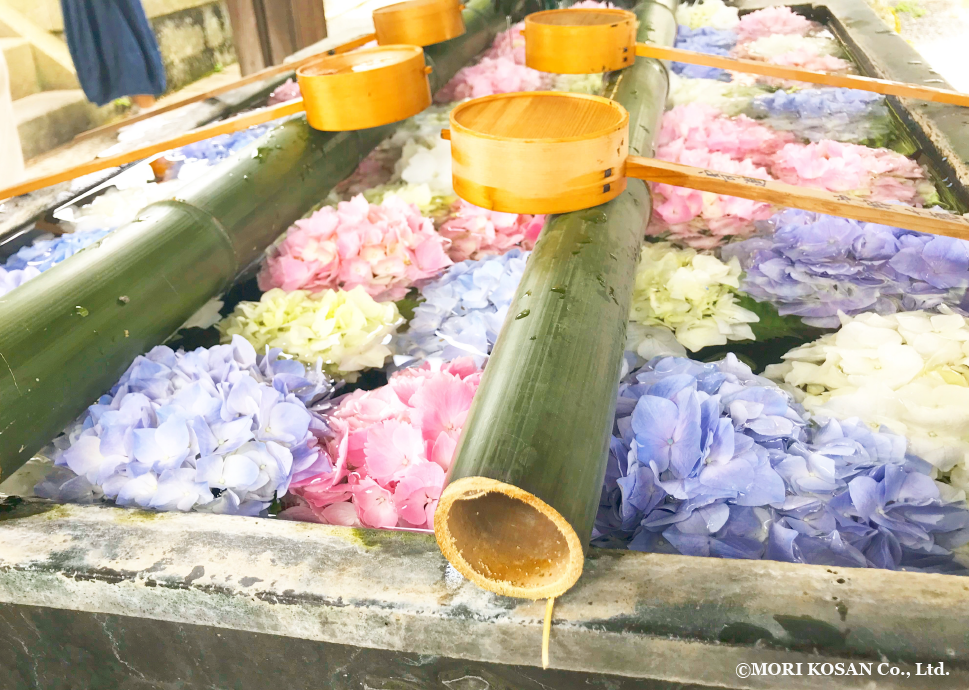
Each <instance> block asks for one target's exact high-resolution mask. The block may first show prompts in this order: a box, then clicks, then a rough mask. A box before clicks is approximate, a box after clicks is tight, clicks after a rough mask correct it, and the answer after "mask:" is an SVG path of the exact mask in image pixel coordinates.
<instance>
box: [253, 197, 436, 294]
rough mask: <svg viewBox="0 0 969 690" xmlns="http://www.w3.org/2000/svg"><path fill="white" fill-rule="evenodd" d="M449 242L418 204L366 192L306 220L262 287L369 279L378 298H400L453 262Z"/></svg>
mask: <svg viewBox="0 0 969 690" xmlns="http://www.w3.org/2000/svg"><path fill="white" fill-rule="evenodd" d="M448 244H449V243H448V241H447V240H446V239H444V238H443V237H441V236H440V235H439V234H437V232H435V230H434V224H433V223H432V222H431V221H430V220H429V219H427V218H424V217H422V216H421V214H420V213H419V212H418V211H417V208H416V207H415V206H413V205H411V204H407V203H405V202H404V201H401V200H400V199H398V198H396V197H391V198H389V199H387V201H385V202H384V203H382V204H370V203H368V202H367V200H366V199H364V198H363V196H362V195H360V196H356V197H354V198H353V199H352V200H350V201H341V202H340V203H339V205H338V206H337V207H336V208H333V207H330V206H327V207H324V208H322V209H320V210H319V211H317V212H316V213H314V214H313V215H312V216H310V217H309V218H305V219H303V220H298V221H296V223H295V224H294V225H293V227H291V228H290V229H289V231H288V232H287V235H286V239H284V240H283V242H282V243H281V244H280V245H279V246H278V247H276V249H275V250H274V251H273V252H272V253H271V254H270V256H269V257H268V258H267V259H266V263H265V265H264V266H263V268H262V271H260V273H259V288H260V289H261V290H263V291H266V290H270V289H271V288H282V289H283V290H287V291H292V290H309V291H310V292H320V291H322V290H326V289H337V288H342V289H344V290H352V289H353V288H355V287H357V286H358V285H359V286H362V287H363V289H364V290H366V291H367V293H368V294H369V295H370V296H371V297H373V298H374V299H375V300H377V301H388V300H399V299H402V298H403V297H404V295H405V294H407V291H408V290H409V289H410V288H411V287H412V286H414V285H416V284H417V283H419V282H420V281H422V280H426V279H428V278H433V277H434V276H436V275H437V274H438V273H440V272H441V271H442V270H444V269H445V268H447V267H448V266H450V265H451V260H450V259H449V258H448V256H447V249H448Z"/></svg>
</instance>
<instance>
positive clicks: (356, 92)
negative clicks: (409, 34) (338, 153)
mask: <svg viewBox="0 0 969 690" xmlns="http://www.w3.org/2000/svg"><path fill="white" fill-rule="evenodd" d="M430 71H431V68H430V67H427V66H426V65H425V63H424V51H423V50H422V49H421V48H419V47H417V46H413V45H392V46H379V47H377V48H364V49H362V50H357V51H354V52H352V53H344V54H342V55H329V56H327V57H323V58H320V59H319V60H316V61H314V62H311V63H310V64H308V65H304V66H303V67H300V68H299V69H298V70H296V78H297V80H298V81H299V88H300V91H302V92H303V105H304V107H305V108H306V119H307V121H308V122H309V124H310V126H311V127H313V129H319V130H323V131H325V132H344V131H349V130H356V129H369V128H370V127H379V126H380V125H386V124H390V123H391V122H399V121H400V120H406V119H407V118H408V117H411V116H412V115H416V114H417V113H419V112H421V111H422V110H424V109H425V108H426V107H427V106H429V105H430V104H431V86H430V83H429V82H428V80H427V74H428V73H429V72H430Z"/></svg>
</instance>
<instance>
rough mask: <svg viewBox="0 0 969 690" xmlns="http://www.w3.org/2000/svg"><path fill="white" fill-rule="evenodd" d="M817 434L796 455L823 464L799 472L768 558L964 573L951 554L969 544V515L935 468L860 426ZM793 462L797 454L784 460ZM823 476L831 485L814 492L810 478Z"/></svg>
mask: <svg viewBox="0 0 969 690" xmlns="http://www.w3.org/2000/svg"><path fill="white" fill-rule="evenodd" d="M809 436H810V437H809V439H808V441H807V442H806V443H805V444H804V446H803V447H802V448H801V449H799V451H800V452H798V454H797V456H796V457H798V458H799V459H803V458H804V457H810V456H816V457H820V458H823V459H822V460H821V461H820V463H813V465H812V466H809V467H808V472H805V471H804V469H803V468H802V467H799V468H798V470H797V472H796V474H799V475H800V477H799V481H794V482H792V483H791V484H789V489H790V490H791V493H790V495H789V496H788V498H787V500H786V501H785V504H784V506H782V507H781V508H780V509H778V510H776V511H774V516H773V521H772V523H771V526H770V536H769V539H768V541H767V548H766V555H765V557H766V558H770V559H773V560H780V561H788V562H791V563H813V564H816V565H838V566H852V567H872V568H888V569H891V570H898V569H903V570H922V571H926V572H953V573H955V572H959V573H961V572H962V571H963V568H962V566H960V565H959V564H958V563H956V562H955V561H954V559H953V558H952V556H951V549H953V548H955V547H957V546H961V545H962V544H964V543H966V542H967V541H969V510H967V508H966V504H965V502H964V500H963V499H962V496H961V494H960V493H959V492H956V491H955V490H953V489H952V488H951V487H948V486H946V485H944V484H940V483H938V482H936V481H934V480H933V479H932V478H931V476H930V472H931V469H932V468H931V466H930V465H929V464H928V463H926V462H925V461H923V460H921V459H920V458H915V457H911V456H906V455H905V445H906V444H905V439H904V438H903V437H900V436H895V435H893V434H891V433H890V432H888V431H885V430H882V431H880V432H873V431H871V430H870V429H868V428H867V427H866V426H865V425H863V424H862V423H861V422H859V421H858V420H848V421H842V422H837V421H834V420H832V421H829V422H827V423H826V424H825V425H823V426H820V427H816V428H814V429H812V432H811V434H810V435H809ZM805 451H806V452H807V456H805V455H804V452H805ZM791 462H792V457H791V456H788V457H787V458H784V459H783V460H781V463H782V464H788V465H790V464H791ZM819 464H820V465H823V466H825V469H824V471H823V472H818V471H817V469H818V467H819ZM779 469H780V468H779ZM811 470H814V471H813V472H811ZM782 473H784V472H783V471H782ZM822 474H823V475H824V476H825V481H824V482H821V484H820V485H817V484H815V485H814V488H815V489H817V490H816V491H812V490H811V489H812V486H811V485H810V484H811V482H810V481H809V482H808V484H806V483H805V481H804V480H805V479H809V480H810V479H813V477H812V475H814V476H820V475H822ZM831 483H833V484H836V488H834V489H832V488H831V487H830V484H831ZM826 484H828V485H826Z"/></svg>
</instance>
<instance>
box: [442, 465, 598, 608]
mask: <svg viewBox="0 0 969 690" xmlns="http://www.w3.org/2000/svg"><path fill="white" fill-rule="evenodd" d="M434 534H435V537H436V538H437V543H438V545H439V546H440V547H441V551H442V552H443V553H444V556H445V558H447V559H448V560H449V561H450V562H451V564H452V565H453V566H454V567H455V568H456V569H457V570H458V572H460V573H461V574H462V575H464V576H465V577H466V578H468V579H469V580H471V581H472V582H474V583H475V584H477V585H479V586H480V587H483V588H484V589H487V590H489V591H491V592H495V593H496V594H502V595H505V596H510V597H519V598H523V599H544V598H547V597H557V596H559V595H560V594H562V593H563V592H565V591H566V590H568V589H569V588H570V587H571V586H572V585H574V584H575V582H576V580H578V579H579V576H580V575H581V574H582V563H583V553H582V543H581V541H580V540H579V537H578V535H577V534H576V533H575V530H573V529H572V526H571V525H570V524H569V523H568V521H566V520H565V518H563V517H562V516H561V515H560V514H559V513H558V512H557V511H556V510H555V509H554V508H552V507H551V506H550V505H548V504H547V503H545V502H544V501H542V500H541V499H540V498H538V497H537V496H534V495H532V494H530V493H529V492H527V491H524V490H523V489H520V488H518V487H517V486H512V485H511V484H505V483H504V482H499V481H496V480H494V479H487V478H485V477H465V478H463V479H458V480H457V481H455V482H452V483H451V484H450V485H449V486H448V487H447V488H446V489H445V490H444V493H443V494H441V499H440V503H439V504H438V507H437V511H436V513H435V516H434Z"/></svg>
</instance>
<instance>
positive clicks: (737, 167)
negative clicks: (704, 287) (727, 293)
mask: <svg viewBox="0 0 969 690" xmlns="http://www.w3.org/2000/svg"><path fill="white" fill-rule="evenodd" d="M672 152H673V149H672V147H671V149H670V150H667V151H666V153H667V155H672ZM658 157H659V156H658ZM667 160H670V159H669V158H667ZM672 161H673V162H674V163H683V164H684V165H692V166H695V167H698V168H706V169H709V170H716V171H718V172H723V173H728V174H734V175H742V176H744V177H753V178H757V179H761V180H769V179H771V176H770V175H769V174H768V173H767V171H766V170H765V169H764V168H760V167H757V166H756V165H754V164H753V163H752V162H751V161H749V160H744V161H738V160H736V159H735V158H732V157H731V156H730V155H729V154H726V153H719V152H711V151H707V150H706V149H681V150H680V151H679V152H678V153H676V155H675V157H673V158H672ZM652 190H653V194H654V197H655V201H656V205H655V206H654V211H655V213H654V214H653V217H652V218H651V219H650V224H649V226H648V227H647V228H646V234H647V235H651V236H661V237H665V238H668V239H669V240H670V241H672V242H675V243H676V244H680V245H687V246H690V247H694V248H696V249H712V248H714V247H718V246H720V244H721V243H722V242H723V241H724V240H725V239H729V238H730V237H733V236H741V237H743V236H746V235H750V234H753V232H754V230H755V227H754V221H757V220H767V219H768V218H770V217H771V215H772V214H773V212H774V211H773V209H772V207H771V206H770V204H766V203H764V202H760V201H751V200H749V199H741V198H740V197H735V196H726V195H724V194H712V193H709V192H699V191H697V190H694V189H686V188H685V187H676V186H674V185H668V184H653V185H652Z"/></svg>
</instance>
